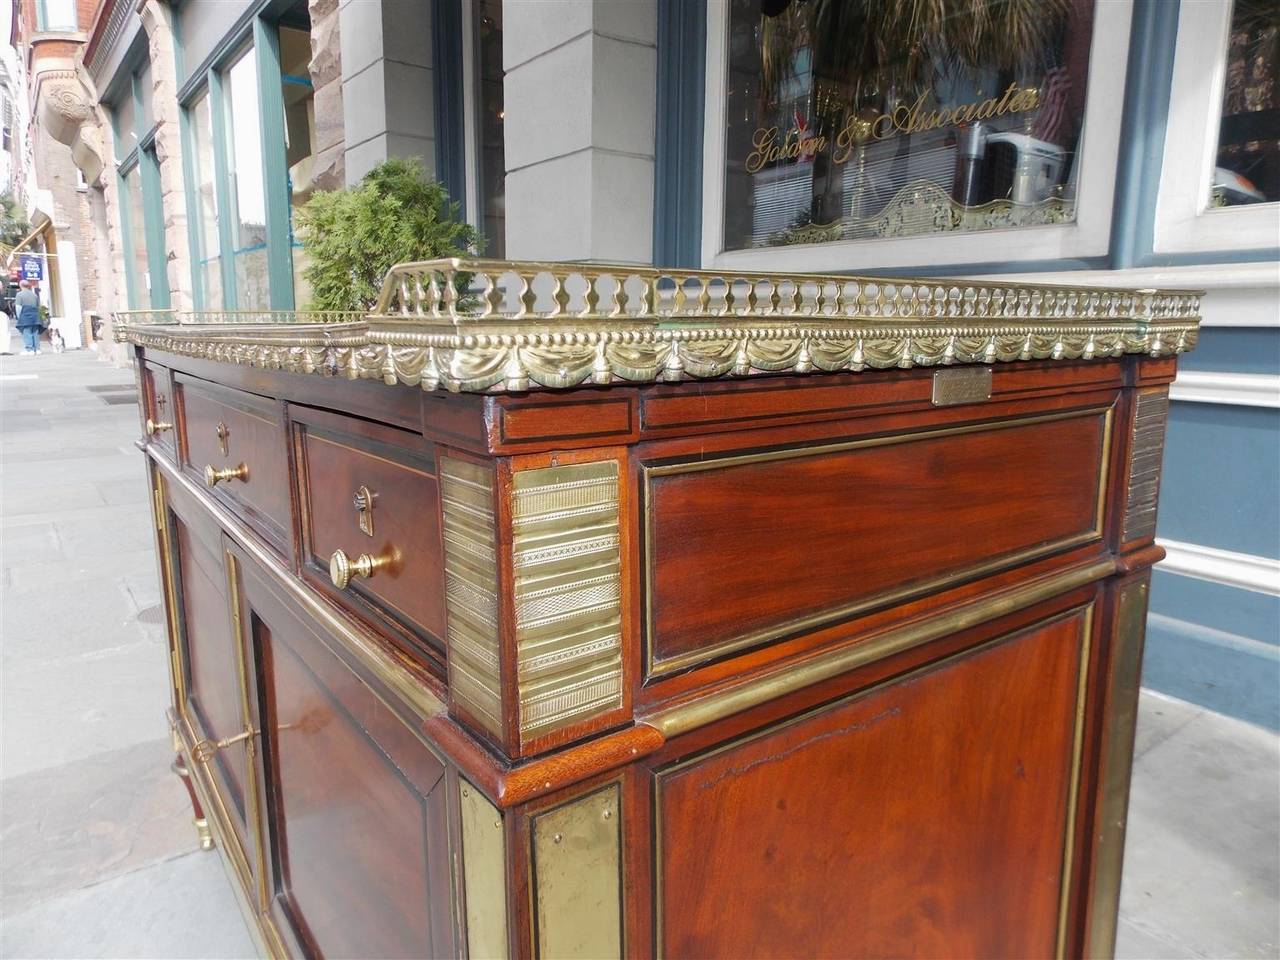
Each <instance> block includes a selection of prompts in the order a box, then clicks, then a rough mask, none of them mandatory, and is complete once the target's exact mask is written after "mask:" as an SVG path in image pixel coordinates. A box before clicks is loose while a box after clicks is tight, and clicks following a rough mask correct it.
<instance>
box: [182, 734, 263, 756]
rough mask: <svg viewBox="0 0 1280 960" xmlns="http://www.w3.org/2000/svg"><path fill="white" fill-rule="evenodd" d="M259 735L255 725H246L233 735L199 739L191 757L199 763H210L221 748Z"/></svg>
mask: <svg viewBox="0 0 1280 960" xmlns="http://www.w3.org/2000/svg"><path fill="white" fill-rule="evenodd" d="M257 735H258V731H257V730H255V729H253V727H245V728H244V730H242V731H241V732H240V733H237V734H236V735H235V736H232V737H223V738H222V739H221V740H198V741H196V743H195V745H194V746H192V748H191V757H192V759H194V760H195V761H197V762H198V763H208V762H209V761H210V760H212V759H213V755H214V754H215V753H217V752H218V751H219V750H223V749H226V748H227V747H229V746H231V745H232V744H234V743H240V742H242V741H244V740H248V739H249V738H250V737H256V736H257Z"/></svg>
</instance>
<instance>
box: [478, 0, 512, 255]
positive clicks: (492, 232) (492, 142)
mask: <svg viewBox="0 0 1280 960" xmlns="http://www.w3.org/2000/svg"><path fill="white" fill-rule="evenodd" d="M472 9H474V10H475V17H476V21H475V37H476V62H477V65H478V72H479V83H478V84H477V90H478V97H477V99H478V107H479V110H480V116H479V118H478V122H477V124H476V128H477V133H478V136H479V138H480V145H479V146H480V162H479V166H480V170H479V177H480V190H479V196H480V216H481V219H480V231H481V232H482V233H483V234H484V237H485V245H484V252H485V256H489V257H503V256H506V207H507V204H506V173H507V168H506V161H505V159H504V157H503V118H504V116H505V114H504V113H503V104H502V0H478V2H476V3H474V4H473V5H472Z"/></svg>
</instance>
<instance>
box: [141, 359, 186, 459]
mask: <svg viewBox="0 0 1280 960" xmlns="http://www.w3.org/2000/svg"><path fill="white" fill-rule="evenodd" d="M142 398H143V414H142V417H143V429H144V430H145V431H146V433H147V438H148V439H149V440H150V441H151V442H152V443H154V444H155V445H156V446H158V447H159V448H160V449H161V450H163V451H164V452H165V453H167V454H168V455H169V457H170V459H172V458H174V457H175V456H176V453H177V449H178V441H177V437H178V430H179V424H178V411H177V409H176V405H175V404H174V402H173V388H172V383H171V381H170V379H169V371H168V369H166V368H165V367H160V366H157V365H156V364H154V363H144V364H143V365H142Z"/></svg>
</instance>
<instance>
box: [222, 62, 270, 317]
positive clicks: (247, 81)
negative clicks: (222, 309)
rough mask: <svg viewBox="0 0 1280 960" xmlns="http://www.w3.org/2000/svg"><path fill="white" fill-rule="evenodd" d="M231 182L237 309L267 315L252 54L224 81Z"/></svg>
mask: <svg viewBox="0 0 1280 960" xmlns="http://www.w3.org/2000/svg"><path fill="white" fill-rule="evenodd" d="M223 82H224V90H225V93H226V130H227V159H228V162H229V164H230V167H231V169H230V170H228V171H227V173H228V175H229V178H230V194H231V204H232V210H231V211H230V212H231V223H232V251H231V254H232V262H233V263H234V264H235V277H236V306H237V307H238V308H239V309H241V310H265V309H267V308H268V306H269V305H270V302H271V288H270V278H269V276H268V270H267V203H266V193H265V191H264V189H263V182H262V178H263V167H262V162H263V161H262V130H261V126H260V123H259V120H260V116H259V113H258V94H259V91H258V70H257V65H256V63H255V61H254V54H253V50H252V49H250V50H248V51H247V52H245V53H244V54H243V55H241V57H240V59H238V60H237V61H236V62H235V63H233V64H232V65H231V66H230V67H229V68H228V69H227V70H226V73H225V75H224V81H223Z"/></svg>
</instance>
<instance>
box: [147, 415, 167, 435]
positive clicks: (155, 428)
mask: <svg viewBox="0 0 1280 960" xmlns="http://www.w3.org/2000/svg"><path fill="white" fill-rule="evenodd" d="M172 429H173V424H172V423H167V422H166V421H164V420H152V419H151V418H150V417H147V435H148V436H152V437H158V436H159V435H160V434H162V433H164V432H165V431H166V430H172Z"/></svg>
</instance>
